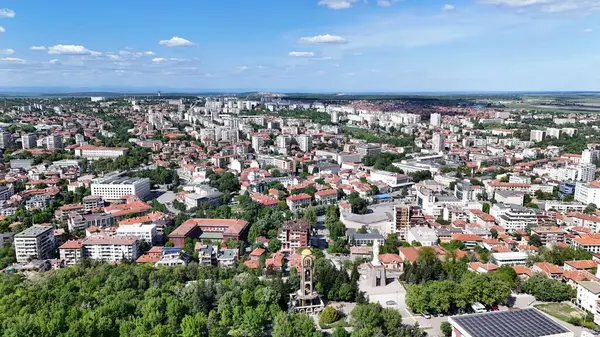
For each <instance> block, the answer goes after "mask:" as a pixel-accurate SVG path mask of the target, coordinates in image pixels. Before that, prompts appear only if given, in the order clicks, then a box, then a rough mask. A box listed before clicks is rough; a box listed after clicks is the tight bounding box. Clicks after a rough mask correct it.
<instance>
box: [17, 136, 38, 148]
mask: <svg viewBox="0 0 600 337" xmlns="http://www.w3.org/2000/svg"><path fill="white" fill-rule="evenodd" d="M36 143H37V137H36V135H34V134H33V133H27V134H24V135H23V136H21V146H22V148H23V150H25V149H32V148H34V147H36Z"/></svg>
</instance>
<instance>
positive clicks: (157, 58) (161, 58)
mask: <svg viewBox="0 0 600 337" xmlns="http://www.w3.org/2000/svg"><path fill="white" fill-rule="evenodd" d="M166 60H167V59H166V58H164V57H156V58H153V59H152V62H154V63H160V62H163V61H166Z"/></svg>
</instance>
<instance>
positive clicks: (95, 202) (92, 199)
mask: <svg viewBox="0 0 600 337" xmlns="http://www.w3.org/2000/svg"><path fill="white" fill-rule="evenodd" d="M102 207H104V200H103V199H102V197H101V196H99V195H87V196H85V197H83V209H84V210H86V211H87V212H91V211H92V210H93V209H96V208H102Z"/></svg>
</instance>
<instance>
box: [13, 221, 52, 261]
mask: <svg viewBox="0 0 600 337" xmlns="http://www.w3.org/2000/svg"><path fill="white" fill-rule="evenodd" d="M14 245H15V252H16V255H17V262H19V263H23V262H27V261H28V260H30V259H33V260H43V259H49V258H51V257H52V251H53V250H54V230H53V229H52V227H47V226H39V225H34V226H32V227H29V228H27V229H26V230H24V231H22V232H21V233H18V234H16V235H15V239H14Z"/></svg>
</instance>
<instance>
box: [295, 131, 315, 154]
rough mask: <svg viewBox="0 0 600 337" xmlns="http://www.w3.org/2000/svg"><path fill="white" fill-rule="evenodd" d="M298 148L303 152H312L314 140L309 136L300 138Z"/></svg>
mask: <svg viewBox="0 0 600 337" xmlns="http://www.w3.org/2000/svg"><path fill="white" fill-rule="evenodd" d="M298 146H299V147H300V151H302V152H310V150H312V138H311V136H309V135H300V136H298Z"/></svg>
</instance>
